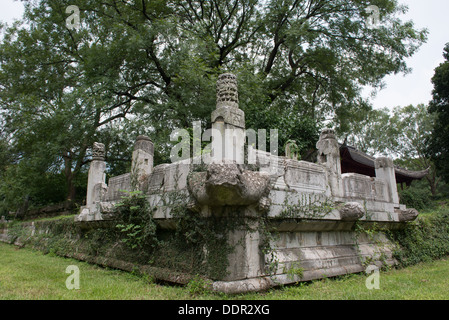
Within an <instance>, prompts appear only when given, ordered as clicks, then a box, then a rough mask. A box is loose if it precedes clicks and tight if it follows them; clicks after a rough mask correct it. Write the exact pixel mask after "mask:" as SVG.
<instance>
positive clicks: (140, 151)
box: [131, 136, 154, 181]
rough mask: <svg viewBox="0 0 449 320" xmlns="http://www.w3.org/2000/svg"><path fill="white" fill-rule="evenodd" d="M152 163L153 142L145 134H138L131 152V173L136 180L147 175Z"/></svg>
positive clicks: (151, 169)
mask: <svg viewBox="0 0 449 320" xmlns="http://www.w3.org/2000/svg"><path fill="white" fill-rule="evenodd" d="M153 164H154V144H153V142H152V141H151V139H150V138H148V137H147V136H138V137H137V138H136V142H135V143H134V151H133V154H132V164H131V168H132V174H134V175H135V176H136V179H137V181H141V180H142V178H144V177H148V176H149V175H150V174H151V172H152V171H153Z"/></svg>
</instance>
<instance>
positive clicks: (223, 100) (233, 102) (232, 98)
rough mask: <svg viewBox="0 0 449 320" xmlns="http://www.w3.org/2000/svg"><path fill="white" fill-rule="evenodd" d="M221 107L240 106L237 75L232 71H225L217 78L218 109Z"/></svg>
mask: <svg viewBox="0 0 449 320" xmlns="http://www.w3.org/2000/svg"><path fill="white" fill-rule="evenodd" d="M220 107H232V108H238V107H239V94H238V90H237V77H236V76H235V75H234V74H232V73H223V74H221V75H219V76H218V80H217V109H218V108H220Z"/></svg>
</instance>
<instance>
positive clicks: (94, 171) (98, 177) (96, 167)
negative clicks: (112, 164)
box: [86, 142, 106, 207]
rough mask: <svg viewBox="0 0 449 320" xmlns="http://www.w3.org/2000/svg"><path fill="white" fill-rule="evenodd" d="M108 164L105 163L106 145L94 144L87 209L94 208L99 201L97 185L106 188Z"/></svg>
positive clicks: (88, 182) (88, 184)
mask: <svg viewBox="0 0 449 320" xmlns="http://www.w3.org/2000/svg"><path fill="white" fill-rule="evenodd" d="M105 170H106V162H105V161H104V144H102V143H99V142H94V145H93V148H92V161H91V162H90V167H89V175H88V180H87V195H86V207H93V206H94V205H95V202H96V201H98V200H99V194H98V192H99V189H98V187H96V185H97V184H99V183H100V184H102V185H104V186H106V175H105Z"/></svg>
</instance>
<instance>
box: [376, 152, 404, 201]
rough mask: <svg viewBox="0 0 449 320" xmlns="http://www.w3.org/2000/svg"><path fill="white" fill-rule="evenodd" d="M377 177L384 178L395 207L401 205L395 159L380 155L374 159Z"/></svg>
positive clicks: (390, 199)
mask: <svg viewBox="0 0 449 320" xmlns="http://www.w3.org/2000/svg"><path fill="white" fill-rule="evenodd" d="M374 168H375V171H376V178H379V179H382V180H383V181H384V182H385V184H386V186H387V188H388V191H387V192H388V198H389V199H388V200H389V201H390V202H392V203H393V204H394V205H395V207H399V196H398V188H397V185H396V175H395V173H394V164H393V160H392V159H390V158H386V157H379V158H377V159H376V160H375V161H374Z"/></svg>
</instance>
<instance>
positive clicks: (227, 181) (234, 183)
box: [188, 163, 270, 208]
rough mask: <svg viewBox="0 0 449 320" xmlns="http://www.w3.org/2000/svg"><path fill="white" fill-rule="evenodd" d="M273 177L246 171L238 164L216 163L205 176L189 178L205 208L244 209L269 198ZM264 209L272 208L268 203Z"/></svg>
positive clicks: (192, 188)
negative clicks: (229, 207)
mask: <svg viewBox="0 0 449 320" xmlns="http://www.w3.org/2000/svg"><path fill="white" fill-rule="evenodd" d="M269 185H270V176H269V175H268V174H266V173H264V172H257V171H250V170H242V168H241V166H239V165H238V164H227V163H214V164H210V165H209V166H208V168H207V171H205V172H193V173H192V174H190V175H189V178H188V187H189V191H190V192H191V194H192V195H193V196H194V198H195V199H196V200H197V201H198V203H199V204H201V205H209V206H214V207H215V206H242V205H249V204H253V203H258V202H259V200H261V199H262V198H263V196H264V195H265V194H267V190H268V189H269ZM261 205H262V208H267V207H269V202H268V201H267V199H264V200H262V204H261Z"/></svg>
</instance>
